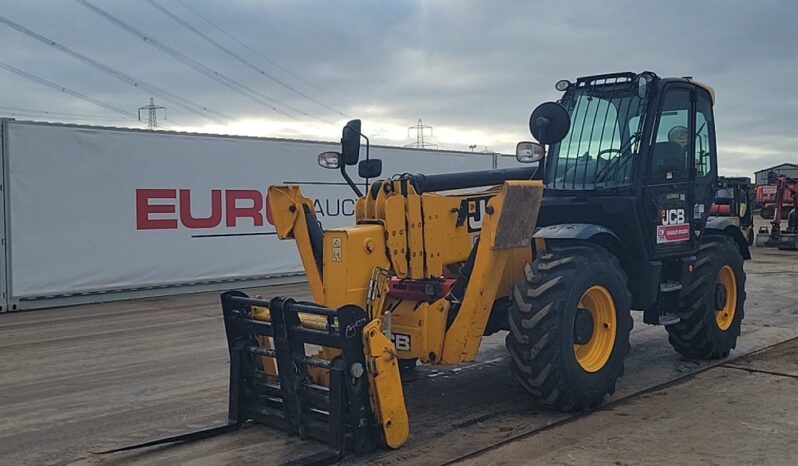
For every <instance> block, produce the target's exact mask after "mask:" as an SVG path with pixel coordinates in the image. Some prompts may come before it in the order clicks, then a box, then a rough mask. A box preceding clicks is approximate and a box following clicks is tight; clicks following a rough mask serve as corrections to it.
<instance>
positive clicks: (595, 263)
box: [135, 72, 750, 460]
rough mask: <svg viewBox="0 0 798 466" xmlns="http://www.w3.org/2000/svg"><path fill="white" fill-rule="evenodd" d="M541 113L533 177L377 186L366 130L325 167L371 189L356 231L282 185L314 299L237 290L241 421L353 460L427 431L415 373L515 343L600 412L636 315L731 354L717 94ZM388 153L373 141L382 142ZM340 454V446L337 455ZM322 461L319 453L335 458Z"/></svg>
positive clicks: (232, 422) (234, 420) (682, 345)
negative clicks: (411, 410)
mask: <svg viewBox="0 0 798 466" xmlns="http://www.w3.org/2000/svg"><path fill="white" fill-rule="evenodd" d="M555 87H556V89H557V90H559V91H561V92H563V93H564V94H563V95H562V97H561V99H560V100H559V101H558V102H548V103H544V104H542V105H540V106H539V107H538V108H537V109H536V110H535V111H534V112H533V113H532V115H531V117H530V122H529V126H530V130H531V132H532V134H533V135H534V136H535V138H536V139H537V141H538V142H536V143H535V142H522V143H519V144H518V146H517V150H516V155H517V158H518V160H519V161H520V162H525V163H531V164H532V165H527V166H520V168H509V169H501V170H488V171H479V172H469V173H450V174H440V175H409V174H404V175H397V176H393V177H390V178H385V179H379V180H377V181H374V182H373V183H371V184H370V185H368V186H365V192H361V191H360V189H361V186H359V185H357V184H356V183H354V182H353V181H352V179H351V178H350V177H349V175H348V174H347V171H346V170H347V167H348V166H353V165H358V170H359V175H360V177H361V178H366V179H368V178H376V177H378V176H379V175H380V172H381V162H380V161H379V160H375V159H369V158H368V145H366V160H363V161H360V153H361V144H360V141H361V138H362V137H363V135H362V134H361V131H360V121H359V120H353V121H351V122H349V123H348V124H347V125H346V126H345V127H344V129H343V136H342V139H341V145H342V147H341V152H340V153H338V152H326V153H322V154H320V155H319V164H320V165H321V166H322V167H325V168H332V169H338V170H340V172H341V174H342V176H343V177H344V179H345V180H346V181H347V183H348V184H349V185H350V186H351V187H352V189H353V190H354V191H355V192H356V193H357V195H358V200H357V204H356V215H355V217H356V221H355V224H354V225H352V226H348V227H343V228H332V229H327V230H324V229H322V227H321V226H320V224H319V222H318V220H317V218H316V215H315V213H314V208H313V202H312V200H311V199H308V198H306V197H304V196H303V195H302V192H301V190H300V188H299V187H298V186H290V185H280V186H271V187H270V188H269V191H268V208H269V213H270V217H271V219H272V222H273V225H274V227H275V229H276V232H277V235H278V236H279V237H280V238H281V239H293V240H294V242H295V243H296V246H297V248H298V250H299V255H300V257H301V260H302V264H303V266H304V269H305V273H306V275H307V281H308V284H309V286H310V289H311V291H312V293H313V302H299V301H295V300H293V299H291V298H289V297H274V298H271V299H268V300H266V299H259V298H253V297H249V296H247V295H246V294H245V293H243V292H241V291H229V292H226V293H224V294H223V295H222V298H221V301H222V309H223V313H224V322H225V326H226V332H227V340H228V345H229V352H230V398H229V423H228V425H226V426H222V427H216V428H211V429H205V430H201V431H198V432H192V433H188V434H183V435H181V436H177V437H170V438H166V439H160V440H156V441H153V442H147V443H146V444H142V445H137V446H135V447H141V446H149V445H155V444H159V443H168V442H176V441H187V440H194V439H198V438H204V437H208V436H211V435H215V434H218V433H221V432H226V431H230V430H232V429H235V428H237V427H238V426H240V425H241V423H243V422H248V421H255V422H260V423H265V424H269V425H272V426H276V427H279V428H281V429H284V430H286V431H288V432H292V433H295V434H298V435H299V436H301V437H312V438H317V439H321V440H323V441H325V442H328V443H329V445H330V452H329V456H327V459H330V460H334V459H337V458H340V457H341V455H343V454H344V452H346V451H353V452H357V453H363V452H366V451H369V450H372V449H374V448H378V447H388V448H398V447H400V446H401V445H402V444H403V443H404V442H405V440H406V439H407V437H408V434H409V431H410V428H411V427H410V425H411V424H410V422H409V421H408V415H407V412H406V410H405V403H404V396H403V393H402V384H401V376H400V367H410V366H414V365H415V364H416V363H417V362H418V363H422V364H459V363H463V362H469V361H474V360H475V358H476V357H477V353H478V351H479V347H480V343H481V340H482V337H483V336H484V335H489V334H491V333H494V332H497V331H503V330H504V331H507V337H506V344H507V349H508V351H509V354H510V366H511V369H512V372H513V374H514V375H515V377H516V378H517V380H518V381H519V383H520V384H521V385H522V386H523V387H524V388H525V389H526V390H527V391H528V392H529V394H530V397H532V399H534V400H535V401H536V402H537V403H540V404H542V405H545V406H548V407H552V408H555V409H560V410H587V409H591V408H594V407H596V406H598V405H599V404H600V403H601V401H602V399H603V398H604V397H605V395H607V394H611V393H613V392H614V390H615V384H616V381H617V379H618V378H619V377H620V376H621V375H622V374H623V364H624V358H625V357H626V356H627V354H628V353H629V348H630V345H629V334H630V331H631V329H632V318H631V315H630V311H631V310H632V309H634V310H638V311H641V312H642V313H643V320H644V322H646V323H648V324H652V325H664V326H665V328H666V330H667V332H668V334H669V338H670V342H671V344H672V345H673V347H674V348H675V349H676V351H678V352H680V353H682V354H683V355H685V356H687V357H692V358H701V359H709V358H721V357H725V356H726V355H728V353H729V351H730V350H731V349H732V348H734V347H735V344H736V340H737V336H738V335H739V334H740V323H741V321H742V318H743V308H744V301H745V273H744V272H743V260H744V259H748V258H750V256H749V252H748V246H747V244H746V239H745V238H744V237H743V235H742V233H741V231H740V229H739V228H736V226H735V225H733V224H731V223H730V222H729V220H728V219H726V218H724V217H717V216H716V217H711V216H710V215H709V214H710V206H711V205H712V202H713V199H714V194H715V190H716V189H717V182H718V178H717V155H716V154H717V153H716V143H715V128H714V119H713V112H712V108H713V104H714V92H713V90H712V89H711V88H709V87H707V86H705V85H703V84H700V83H698V82H696V81H695V80H693V79H691V78H660V77H658V76H657V75H655V74H654V73H651V72H644V73H639V74H636V73H614V74H607V75H597V76H587V77H582V78H579V79H577V80H575V82H569V81H567V80H562V81H559V82H558V83H557V84H556V86H555ZM366 141H368V140H366ZM325 454H326V453H325ZM317 459H318V458H317Z"/></svg>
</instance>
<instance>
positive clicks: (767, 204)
mask: <svg viewBox="0 0 798 466" xmlns="http://www.w3.org/2000/svg"><path fill="white" fill-rule="evenodd" d="M778 180H779V176H778V175H776V173H775V172H770V173H768V184H760V185H757V187H756V203H757V204H758V205H760V206H761V207H762V208H761V210H760V211H759V216H760V217H762V218H764V219H772V218H775V213H776V212H781V219H782V220H786V219H787V215H788V214H789V212H790V210H792V208H793V207H795V205H796V204H795V199H793V195H792V192H791V191H790V190H788V189H787V190H781V195H780V196H777V195H776V191H778V186H777V185H778ZM779 200H780V201H781V206H780V207H778V208H777V207H776V204H777V203H778V201H779Z"/></svg>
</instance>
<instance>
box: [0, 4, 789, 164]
mask: <svg viewBox="0 0 798 466" xmlns="http://www.w3.org/2000/svg"><path fill="white" fill-rule="evenodd" d="M85 2H90V3H91V4H92V5H95V6H96V7H98V8H100V9H102V10H103V11H105V12H107V13H108V14H110V15H112V16H113V17H115V18H117V19H118V20H120V21H122V22H124V23H125V24H127V25H128V26H130V27H132V28H134V29H135V30H137V31H139V32H141V33H143V34H145V35H146V36H147V38H148V39H154V40H156V41H158V43H159V44H162V45H165V46H166V47H167V48H168V52H167V53H165V52H164V51H162V50H161V49H159V48H156V47H153V46H152V45H151V43H150V40H143V39H142V38H141V37H139V36H137V35H135V34H133V33H131V32H129V31H127V30H125V29H124V28H123V27H121V26H120V25H115V24H114V23H112V22H111V21H109V20H108V19H106V18H104V17H102V16H101V15H99V14H98V13H97V12H95V11H92V10H91V9H90V8H89V7H88V6H86V4H85ZM153 4H155V5H157V6H160V7H161V8H162V9H163V10H166V11H167V12H169V13H171V14H172V15H173V16H174V17H177V18H178V19H179V20H181V21H183V22H184V23H187V24H188V25H189V27H191V28H194V29H195V30H196V31H199V32H201V33H202V34H204V35H206V36H207V37H208V38H210V39H211V40H213V41H214V42H216V43H218V44H220V45H221V46H223V47H224V48H226V49H227V50H222V49H220V48H218V47H217V46H216V45H214V44H212V43H211V42H208V41H207V40H206V39H204V38H203V37H201V36H200V35H198V34H197V33H196V32H195V31H192V30H191V29H189V28H188V27H186V26H185V25H183V24H181V23H180V22H178V20H176V19H175V18H173V17H170V16H169V15H167V14H166V13H165V12H164V11H162V10H160V9H158V8H156V6H154V5H153ZM0 6H1V8H0V16H2V18H5V19H6V20H9V21H11V22H13V23H15V24H17V25H19V26H22V27H24V28H27V29H28V30H30V31H32V32H33V33H36V34H39V35H41V36H44V37H45V38H46V39H48V40H52V41H55V42H56V43H57V44H60V45H62V46H64V47H66V48H68V49H70V50H73V51H75V52H77V53H80V54H82V55H83V56H86V57H88V58H89V59H91V60H95V61H96V62H98V63H100V64H102V65H105V66H106V67H108V68H110V69H111V70H112V72H116V73H119V72H121V73H124V74H125V75H128V76H131V77H133V78H135V80H136V82H137V83H138V85H137V86H134V85H132V84H130V83H127V82H125V81H124V80H120V79H117V78H115V77H114V76H112V75H111V74H108V73H106V72H103V71H100V70H98V69H96V68H94V67H92V66H90V65H88V64H87V63H85V62H84V61H81V60H80V59H76V58H74V57H73V56H70V55H68V54H66V53H64V52H62V51H59V50H57V49H56V48H55V47H53V46H52V45H47V44H45V43H42V42H40V41H37V40H36V39H33V38H31V37H30V36H29V35H26V34H24V33H21V32H19V31H17V30H15V29H13V28H11V27H9V25H8V24H0V41H2V44H3V47H2V50H3V51H2V54H1V55H0V65H2V66H4V67H5V69H0V91H1V92H2V99H1V100H0V115H3V116H12V117H15V118H18V119H35V120H50V121H66V122H84V123H89V124H98V125H110V126H136V127H140V124H139V123H138V122H137V121H136V120H135V119H134V118H132V117H130V116H126V115H123V114H120V113H118V112H115V111H112V110H109V109H107V108H104V107H102V106H99V105H96V104H95V103H91V102H87V101H84V100H81V99H80V98H77V97H74V96H71V95H68V94H66V93H64V92H61V91H59V90H55V89H52V88H50V87H47V86H46V85H44V84H41V83H40V82H36V81H34V80H31V79H28V78H25V77H22V76H20V75H18V74H15V73H13V72H11V71H9V70H8V68H7V67H13V68H14V69H17V70H20V71H22V72H24V73H27V74H28V75H31V76H34V77H36V78H39V79H44V80H47V81H49V82H51V83H53V84H55V85H57V86H60V87H63V88H66V89H69V90H70V91H75V92H77V93H80V94H81V95H84V96H87V97H89V98H92V99H95V100H97V101H99V102H102V103H104V104H107V105H110V106H113V107H115V108H117V109H119V110H124V111H126V112H129V113H136V111H137V108H138V107H141V106H143V105H146V104H147V103H148V99H149V98H150V97H151V96H152V97H154V98H155V102H156V104H160V105H163V106H165V107H167V112H168V119H167V120H166V121H163V122H162V123H164V124H165V125H168V127H169V129H177V130H189V131H203V132H219V133H227V134H246V135H258V136H271V137H290V138H302V139H318V140H335V139H337V138H338V137H340V127H341V126H342V125H343V124H344V123H345V122H346V120H347V119H349V118H361V119H362V120H363V130H364V132H365V133H366V134H368V135H370V136H371V138H372V142H377V143H382V144H389V145H404V144H408V143H411V142H412V140H411V139H409V138H408V129H407V127H409V126H411V125H414V124H415V123H416V121H417V120H418V119H419V118H422V119H423V121H424V123H425V124H428V125H431V126H433V128H434V130H433V131H434V137H433V138H432V142H435V143H437V144H439V145H440V147H442V148H447V149H455V150H468V146H469V145H472V144H474V145H477V146H478V150H483V149H484V148H485V147H488V148H489V149H490V150H497V151H502V152H506V153H507V152H513V151H514V146H515V143H516V142H518V141H519V140H524V139H530V136H529V133H528V127H527V122H528V117H529V113H530V112H531V110H532V109H533V108H534V107H535V106H536V105H537V104H538V103H541V102H543V101H546V100H553V99H556V98H557V97H558V94H559V93H558V92H556V91H555V90H554V87H553V86H554V82H555V81H557V80H558V79H561V78H568V79H571V80H573V79H574V78H576V77H577V76H580V75H588V74H598V73H605V72H614V71H635V72H639V71H644V70H651V71H654V72H656V73H657V74H659V75H660V76H685V75H690V76H693V77H695V78H696V79H698V80H699V81H702V82H705V83H707V84H709V85H711V86H713V87H714V88H715V91H716V95H717V104H716V107H715V115H716V121H717V132H718V141H719V152H720V154H719V157H720V167H721V173H722V174H728V175H747V176H750V175H751V173H752V172H753V171H754V170H757V169H761V168H765V167H768V166H771V165H775V164H778V163H782V162H798V155H796V154H798V152H796V149H798V132H797V131H798V97H796V95H798V94H796V92H795V90H794V89H795V87H796V86H795V83H794V80H795V79H796V78H795V76H796V71H797V70H798V61H796V58H798V48H796V45H798V21H797V19H798V2H793V1H757V2H752V1H750V0H746V1H678V0H677V1H673V0H671V1H667V2H663V1H620V0H605V1H586V0H570V1H561V2H551V1H548V2H542V1H541V2H537V1H514V2H509V1H508V2H502V1H496V0H492V1H481V2H477V1H462V0H450V1H382V2H379V1H329V0H324V1H323V0H319V1H289V0H285V1H267V0H249V1H245V0H225V1H218V0H150V1H148V0H136V1H133V0H127V1H121V0H49V1H44V0H25V1H23V0H17V1H13V0H0ZM208 21H210V23H209V22H208ZM175 51H176V52H177V54H178V56H177V58H176V57H175V56H174V55H175ZM170 54H171V55H170ZM236 56H237V57H240V59H239V58H236ZM186 57H187V58H186ZM187 60H188V61H190V63H191V65H187V64H186V63H184V61H187ZM242 60H243V61H242ZM196 68H200V69H202V70H204V71H205V74H203V73H202V72H200V71H198V70H197V69H196ZM208 75H210V76H211V77H214V79H215V80H214V79H211V77H209V76H208ZM125 79H127V78H125ZM218 81H222V82H223V83H225V84H222V83H220V82H218ZM280 83H282V84H280ZM148 85H151V86H155V87H157V89H158V92H161V91H163V92H164V94H161V95H157V94H155V93H154V92H152V90H147V86H148ZM242 94H243V95H242ZM170 99H171V100H170ZM186 107H188V108H193V109H194V111H189V110H188V109H187V108H186ZM275 109H276V110H275ZM42 111H47V112H50V113H49V114H43V113H39V112H42ZM159 115H160V114H159ZM413 136H414V135H413Z"/></svg>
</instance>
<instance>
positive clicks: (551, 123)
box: [529, 102, 571, 144]
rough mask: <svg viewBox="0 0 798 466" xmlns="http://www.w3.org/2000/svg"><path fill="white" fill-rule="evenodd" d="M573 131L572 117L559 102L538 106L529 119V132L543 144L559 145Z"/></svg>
mask: <svg viewBox="0 0 798 466" xmlns="http://www.w3.org/2000/svg"><path fill="white" fill-rule="evenodd" d="M569 129H571V116H570V115H568V111H567V110H566V109H565V108H564V107H563V106H562V105H560V104H558V103H557V102H546V103H542V104H540V105H538V108H536V109H535V111H534V112H532V115H531V116H530V117H529V131H531V132H532V136H535V139H537V140H538V142H539V143H541V144H557V143H558V142H560V141H562V140H563V138H564V137H565V135H566V134H568V130H569Z"/></svg>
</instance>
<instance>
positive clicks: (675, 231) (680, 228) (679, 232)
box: [657, 223, 690, 244]
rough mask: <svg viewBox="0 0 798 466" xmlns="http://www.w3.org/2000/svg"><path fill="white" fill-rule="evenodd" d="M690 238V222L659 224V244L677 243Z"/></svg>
mask: <svg viewBox="0 0 798 466" xmlns="http://www.w3.org/2000/svg"><path fill="white" fill-rule="evenodd" d="M689 239H690V224H689V223H678V224H676V225H657V244H662V243H675V242H679V241H687V240H689Z"/></svg>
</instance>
